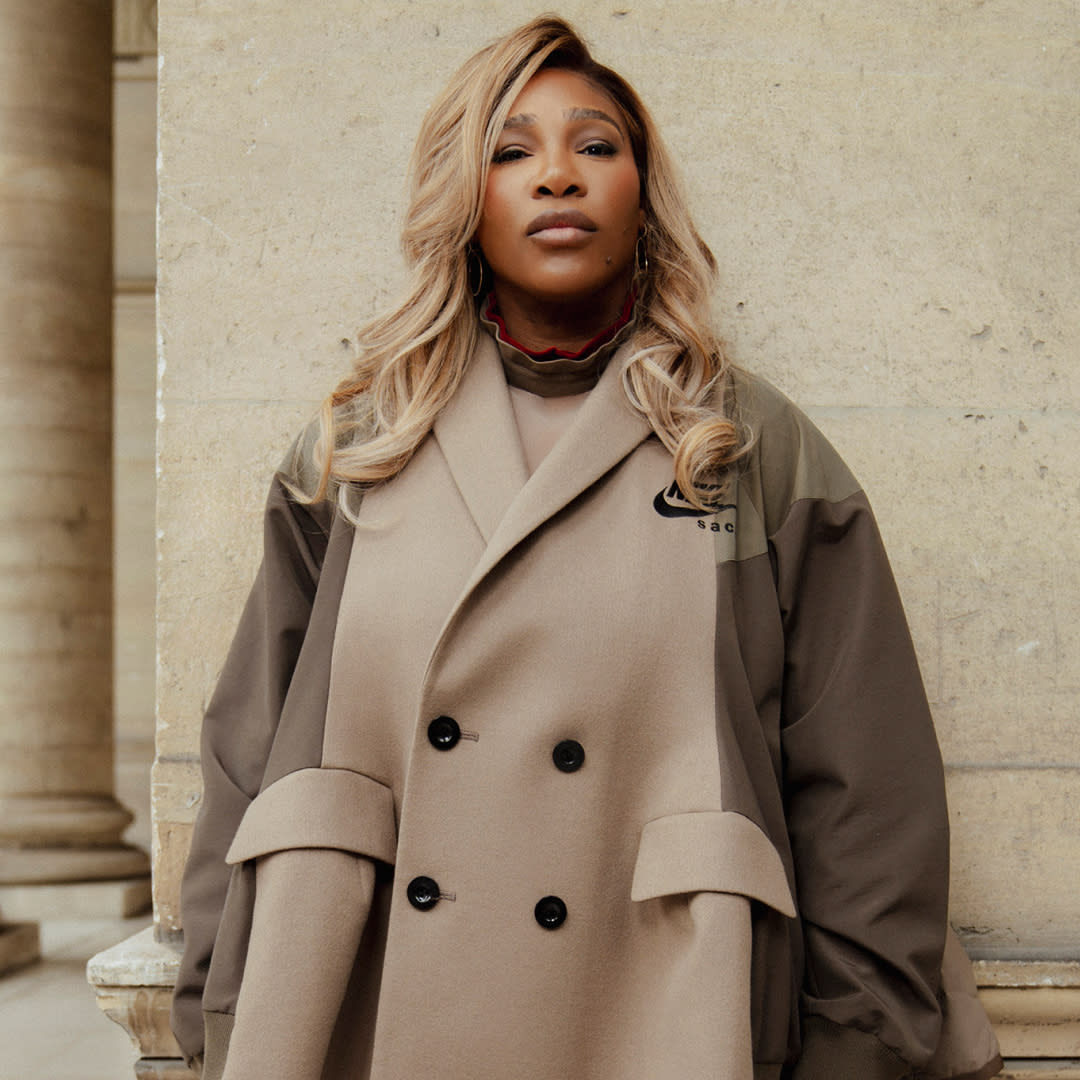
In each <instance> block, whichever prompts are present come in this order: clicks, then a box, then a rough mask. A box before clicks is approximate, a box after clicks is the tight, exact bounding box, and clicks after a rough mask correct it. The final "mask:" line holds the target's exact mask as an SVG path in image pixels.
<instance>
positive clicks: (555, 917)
mask: <svg viewBox="0 0 1080 1080" xmlns="http://www.w3.org/2000/svg"><path fill="white" fill-rule="evenodd" d="M533 914H534V915H535V916H536V921H537V922H538V923H539V924H540V925H541V926H542V927H543V928H544V929H545V930H557V929H558V928H559V927H560V926H562V924H563V923H564V922H566V905H565V904H564V903H563V902H562V901H561V900H560V899H559V898H558V897H557V896H545V897H544V898H543V899H542V900H538V901H537V902H536V907H535V908H534V909H533Z"/></svg>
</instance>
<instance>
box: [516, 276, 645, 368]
mask: <svg viewBox="0 0 1080 1080" xmlns="http://www.w3.org/2000/svg"><path fill="white" fill-rule="evenodd" d="M629 288H630V286H629V282H625V281H619V282H617V283H615V288H610V287H609V288H605V289H603V290H601V291H600V292H598V293H595V294H593V295H591V296H588V297H586V298H584V299H583V300H573V301H567V300H563V299H559V300H546V299H544V298H543V297H538V296H530V295H527V294H525V293H522V292H520V291H519V290H517V289H515V288H513V286H509V287H508V286H507V285H506V284H505V283H501V282H500V283H497V284H496V286H495V299H496V304H497V306H498V310H499V315H500V316H501V317H502V320H503V323H504V325H505V326H506V332H507V334H509V336H510V337H511V338H513V339H514V341H517V342H519V343H520V344H522V345H524V346H525V347H526V348H527V349H529V350H530V351H532V352H544V351H546V350H547V349H561V350H563V351H564V352H571V353H572V352H578V351H579V350H581V349H583V348H584V347H585V346H586V345H588V344H589V342H590V341H592V340H593V339H594V338H595V337H596V336H597V335H598V334H601V333H603V331H604V330H606V329H607V328H608V327H609V326H611V324H612V323H613V322H615V321H616V319H618V318H619V316H620V315H621V314H622V310H623V305H624V304H625V303H626V296H627V293H628V292H629Z"/></svg>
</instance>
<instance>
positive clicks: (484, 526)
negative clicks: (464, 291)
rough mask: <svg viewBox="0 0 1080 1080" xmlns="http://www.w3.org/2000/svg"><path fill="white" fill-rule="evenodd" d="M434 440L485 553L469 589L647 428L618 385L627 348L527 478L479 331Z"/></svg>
mask: <svg viewBox="0 0 1080 1080" xmlns="http://www.w3.org/2000/svg"><path fill="white" fill-rule="evenodd" d="M478 337H479V340H478V342H477V348H476V352H475V355H474V356H473V359H472V362H471V363H470V365H469V368H468V370H467V371H466V373H465V376H464V378H463V380H462V383H461V386H460V387H459V388H458V390H457V393H456V394H455V395H454V397H453V399H452V400H451V401H450V403H449V404H448V405H447V406H446V408H445V409H444V410H443V411H442V413H441V414H440V415H439V418H438V419H437V420H436V422H435V437H436V439H437V440H438V443H439V446H440V448H441V449H442V452H443V454H444V455H445V457H446V461H447V463H448V465H449V467H450V472H451V474H452V475H453V477H454V481H455V483H456V484H457V486H458V489H459V490H460V492H461V495H462V498H463V499H464V500H465V504H466V506H467V507H468V508H469V512H470V514H472V516H473V519H474V520H475V522H476V525H477V528H478V529H479V530H480V533H481V535H482V536H483V538H484V541H485V542H486V544H487V548H486V550H485V552H484V555H483V557H482V558H481V560H480V562H479V564H478V565H477V566H476V567H475V569H474V572H473V575H472V577H471V579H470V582H469V586H468V587H467V589H466V591H469V589H471V588H472V587H473V586H474V585H475V584H476V583H477V582H478V581H479V580H480V579H481V578H482V577H484V575H486V574H487V573H488V572H489V571H490V570H491V569H492V567H494V566H495V565H496V563H498V562H499V560H501V559H502V558H503V557H504V556H505V555H506V554H507V553H508V552H509V551H511V550H512V549H513V548H514V547H516V546H517V545H518V544H519V543H520V542H521V541H522V540H523V539H525V537H527V536H528V535H529V534H530V533H531V532H533V531H534V530H535V529H537V528H539V526H541V525H542V524H543V523H544V522H545V521H547V520H548V519H549V518H551V517H552V516H553V515H554V514H557V513H558V512H559V511H560V510H562V509H563V507H565V506H566V505H567V504H568V503H570V502H571V501H572V500H573V499H574V498H576V497H577V496H578V495H580V494H581V493H582V492H583V491H585V490H586V489H587V488H588V487H590V486H591V485H593V484H594V483H596V481H597V480H599V479H600V478H601V477H602V476H603V475H604V474H605V473H607V472H609V471H610V470H611V469H613V468H614V467H615V466H616V465H617V464H618V463H619V462H620V461H622V459H623V458H624V457H626V456H627V455H628V454H629V453H630V452H631V451H632V450H633V449H634V448H635V447H636V446H637V445H638V444H639V443H641V442H642V441H643V440H644V439H646V438H647V437H648V436H649V434H650V432H651V430H652V429H651V428H650V426H649V423H648V421H646V420H645V418H644V417H642V416H641V415H640V414H639V413H637V412H635V411H634V409H633V408H632V407H631V406H630V404H629V402H628V401H627V399H626V394H625V392H624V391H623V388H622V373H623V370H624V368H625V365H626V361H627V360H628V358H629V356H630V354H631V349H630V344H629V343H627V344H624V345H623V346H622V347H621V348H620V349H619V350H618V352H617V353H616V354H615V356H614V357H613V358H612V360H611V362H610V363H609V364H608V365H607V367H606V368H605V370H604V373H603V375H601V377H600V381H599V382H598V383H597V386H596V389H595V390H593V391H592V392H591V393H590V394H589V397H588V398H587V399H586V401H585V404H584V405H583V406H582V408H581V411H580V412H579V413H578V415H577V416H576V417H575V419H574V422H573V424H572V425H571V427H570V428H569V430H567V432H566V433H565V434H564V435H563V437H562V438H561V439H560V440H559V441H558V442H557V443H556V444H555V447H554V448H553V449H552V451H551V453H549V454H548V456H547V457H546V458H545V459H544V460H543V462H541V464H540V467H539V468H538V469H537V470H536V472H535V473H533V475H532V476H531V477H530V476H528V471H527V468H526V466H525V458H524V454H523V452H522V449H521V440H520V439H519V437H518V433H517V426H516V424H515V422H514V416H513V406H512V405H511V403H510V395H509V391H508V390H507V386H506V379H505V376H504V375H503V370H502V362H501V360H500V357H499V353H498V350H497V348H496V346H495V342H494V341H493V340H492V338H491V337H490V336H489V335H488V334H484V333H481V334H480V335H479V336H478Z"/></svg>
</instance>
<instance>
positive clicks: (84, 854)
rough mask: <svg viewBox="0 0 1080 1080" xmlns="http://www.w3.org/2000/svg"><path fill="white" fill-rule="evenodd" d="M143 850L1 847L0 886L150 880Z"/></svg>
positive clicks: (119, 847) (116, 847)
mask: <svg viewBox="0 0 1080 1080" xmlns="http://www.w3.org/2000/svg"><path fill="white" fill-rule="evenodd" d="M149 875H150V859H149V857H148V856H147V854H146V852H145V851H142V850H140V849H139V848H135V847H130V846H129V845H127V844H117V845H115V846H111V847H0V885H59V884H63V883H66V882H75V881H80V882H81V881H115V880H120V879H124V878H136V877H149Z"/></svg>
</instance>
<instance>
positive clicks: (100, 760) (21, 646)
mask: <svg viewBox="0 0 1080 1080" xmlns="http://www.w3.org/2000/svg"><path fill="white" fill-rule="evenodd" d="M111 16H112V0H37V2H36V3H33V4H5V5H3V6H2V7H0V410H2V411H0V416H2V425H3V431H4V438H3V440H0V471H2V473H3V476H4V482H3V485H2V486H0V492H2V494H0V500H2V502H0V506H2V512H0V583H2V586H0V703H2V706H3V707H2V708H0V886H3V887H4V888H3V897H2V900H3V904H4V908H5V911H6V913H7V915H8V917H9V918H10V917H13V910H12V907H13V903H14V906H15V907H18V906H19V903H20V900H19V896H18V895H14V897H13V900H12V894H11V891H10V889H9V888H8V887H9V886H13V885H21V886H26V885H34V886H38V885H44V884H55V883H65V882H86V881H103V880H110V879H111V880H115V879H121V878H132V877H135V876H139V875H145V874H146V872H147V870H148V860H147V858H146V855H145V854H144V853H143V852H141V851H138V850H136V849H134V848H131V847H129V846H127V845H125V844H124V843H123V842H122V839H121V835H122V833H123V831H124V829H125V827H126V826H127V824H128V823H129V821H130V820H131V814H130V813H129V812H128V811H127V810H126V809H124V808H123V807H122V806H121V805H120V804H119V803H118V802H117V801H116V800H115V798H114V794H113V793H114V786H113V784H114V781H113V708H112V473H111V470H112V447H111V438H112V405H111V403H112V391H111V373H112V367H111V359H112V358H111V350H112V255H111V249H112V232H111V223H112V205H111V203H112V184H111V180H112V160H111V152H112V141H111V124H112V116H111V102H112V96H111V95H112V19H111ZM16 893H18V890H16ZM54 896H55V893H54ZM53 906H54V910H55V904H54V905H53ZM18 914H19V915H20V916H21V912H19V913H18Z"/></svg>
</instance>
